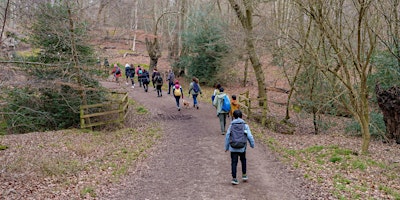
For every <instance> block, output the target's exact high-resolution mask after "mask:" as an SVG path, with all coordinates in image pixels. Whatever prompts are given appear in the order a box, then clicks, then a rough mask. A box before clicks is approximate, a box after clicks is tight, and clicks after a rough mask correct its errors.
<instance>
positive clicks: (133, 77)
mask: <svg viewBox="0 0 400 200" xmlns="http://www.w3.org/2000/svg"><path fill="white" fill-rule="evenodd" d="M129 66H130V69H129V78H130V80H131V83H132V88H135V80H134V79H135V67H134V66H133V64H130V65H129Z"/></svg>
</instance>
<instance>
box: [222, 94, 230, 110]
mask: <svg viewBox="0 0 400 200" xmlns="http://www.w3.org/2000/svg"><path fill="white" fill-rule="evenodd" d="M230 110H231V101H230V100H229V97H228V95H225V96H224V101H223V102H222V111H225V112H229V111H230Z"/></svg>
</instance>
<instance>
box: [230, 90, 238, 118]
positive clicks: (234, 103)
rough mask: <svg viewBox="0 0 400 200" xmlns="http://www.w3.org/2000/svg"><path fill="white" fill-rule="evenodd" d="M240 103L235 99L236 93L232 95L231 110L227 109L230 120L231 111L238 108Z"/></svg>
mask: <svg viewBox="0 0 400 200" xmlns="http://www.w3.org/2000/svg"><path fill="white" fill-rule="evenodd" d="M239 109H240V105H239V102H238V101H237V100H236V95H232V100H231V110H230V111H229V117H231V120H233V119H234V118H233V112H234V111H235V110H239Z"/></svg>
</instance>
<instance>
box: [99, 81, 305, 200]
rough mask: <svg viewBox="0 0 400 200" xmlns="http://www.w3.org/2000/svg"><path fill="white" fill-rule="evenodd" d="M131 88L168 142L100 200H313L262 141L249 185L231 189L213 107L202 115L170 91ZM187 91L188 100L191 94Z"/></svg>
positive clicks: (252, 159) (251, 153)
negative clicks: (177, 103)
mask: <svg viewBox="0 0 400 200" xmlns="http://www.w3.org/2000/svg"><path fill="white" fill-rule="evenodd" d="M102 84H103V85H104V86H105V87H107V88H115V87H116V84H115V83H111V82H103V83H102ZM126 89H127V90H128V91H129V96H130V97H131V98H133V99H134V100H135V101H137V102H139V103H140V104H142V105H144V106H146V107H147V108H148V109H149V110H150V112H151V114H152V115H153V116H154V117H155V118H157V119H159V120H160V121H161V124H162V128H163V131H164V137H163V138H162V142H161V144H160V145H157V147H155V150H154V152H153V153H152V154H151V155H150V156H149V157H148V158H147V159H146V160H145V161H144V162H143V163H141V164H140V166H139V167H138V169H137V170H136V172H135V173H133V174H131V175H129V176H128V177H127V178H126V180H125V181H123V182H122V183H121V184H118V185H116V186H115V187H113V188H110V191H109V193H108V195H106V196H103V197H100V199H138V200H145V199H149V200H153V199H221V200H222V199H268V200H274V199H277V200H285V199H288V200H289V199H290V200H293V199H309V198H310V197H308V195H309V192H308V191H306V190H305V189H304V187H302V185H304V183H303V182H302V180H301V178H299V177H297V176H296V175H295V174H292V173H290V171H289V170H287V169H285V168H284V167H282V164H281V163H279V162H278V161H277V160H276V159H275V157H274V156H273V155H272V153H271V152H270V151H269V150H268V149H267V148H265V147H264V146H263V145H262V144H260V143H259V142H257V141H256V148H254V149H251V148H249V149H248V151H247V159H248V173H247V174H248V176H249V181H248V182H245V183H244V182H240V184H239V185H236V186H233V185H231V184H230V180H231V171H230V154H229V152H225V151H224V138H225V136H223V135H221V134H220V129H219V122H218V118H217V116H216V112H215V108H214V107H213V106H212V105H210V104H209V103H201V104H200V109H199V110H196V109H194V108H189V109H186V108H183V109H181V111H178V110H177V109H176V106H175V100H174V98H173V97H172V96H171V95H168V94H167V93H166V92H165V91H164V93H163V97H161V98H158V97H157V94H156V92H155V91H153V90H152V88H151V89H150V91H149V92H148V93H145V92H144V91H143V89H142V88H140V87H135V88H134V89H132V88H129V87H127V88H126ZM183 89H184V94H185V95H186V94H187V89H186V90H185V88H183ZM185 98H187V97H185ZM205 98H208V97H203V99H205ZM187 99H188V98H187ZM189 101H190V102H192V98H190V99H189ZM250 128H251V127H250ZM238 172H239V173H238V177H240V176H241V165H240V164H239V165H238ZM239 181H240V179H239Z"/></svg>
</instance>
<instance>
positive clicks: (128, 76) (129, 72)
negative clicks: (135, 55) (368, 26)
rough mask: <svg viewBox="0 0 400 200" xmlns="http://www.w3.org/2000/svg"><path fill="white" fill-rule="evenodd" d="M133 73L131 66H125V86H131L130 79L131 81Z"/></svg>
mask: <svg viewBox="0 0 400 200" xmlns="http://www.w3.org/2000/svg"><path fill="white" fill-rule="evenodd" d="M131 73H132V72H131V66H130V65H129V64H128V63H126V64H125V80H126V82H125V84H126V85H129V79H130V75H131Z"/></svg>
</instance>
